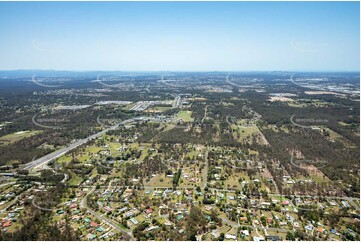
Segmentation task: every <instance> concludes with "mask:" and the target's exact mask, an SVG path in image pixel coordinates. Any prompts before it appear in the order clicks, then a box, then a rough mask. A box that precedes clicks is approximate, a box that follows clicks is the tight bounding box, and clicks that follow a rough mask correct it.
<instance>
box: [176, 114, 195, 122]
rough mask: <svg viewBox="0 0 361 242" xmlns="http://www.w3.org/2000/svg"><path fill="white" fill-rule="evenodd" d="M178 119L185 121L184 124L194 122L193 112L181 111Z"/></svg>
mask: <svg viewBox="0 0 361 242" xmlns="http://www.w3.org/2000/svg"><path fill="white" fill-rule="evenodd" d="M177 116H178V118H180V119H183V121H184V122H193V120H194V118H192V111H180V112H179V113H178V114H177Z"/></svg>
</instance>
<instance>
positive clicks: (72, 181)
mask: <svg viewBox="0 0 361 242" xmlns="http://www.w3.org/2000/svg"><path fill="white" fill-rule="evenodd" d="M82 180H83V178H81V177H80V176H77V175H75V174H72V178H71V179H70V180H69V185H70V186H75V185H78V184H79V183H80V182H81V181H82Z"/></svg>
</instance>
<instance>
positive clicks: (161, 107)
mask: <svg viewBox="0 0 361 242" xmlns="http://www.w3.org/2000/svg"><path fill="white" fill-rule="evenodd" d="M169 109H172V107H163V106H155V107H153V108H151V109H148V110H147V112H155V113H162V112H165V111H167V110H169Z"/></svg>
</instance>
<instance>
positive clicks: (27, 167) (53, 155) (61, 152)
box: [22, 118, 136, 170]
mask: <svg viewBox="0 0 361 242" xmlns="http://www.w3.org/2000/svg"><path fill="white" fill-rule="evenodd" d="M135 119H136V118H131V119H127V120H124V121H122V122H120V123H118V124H116V125H113V126H111V127H109V128H106V129H104V130H102V131H100V132H98V133H96V134H93V135H90V136H89V137H87V138H85V139H81V140H78V141H76V142H74V143H71V144H70V145H69V146H67V147H64V148H62V149H60V150H57V151H54V152H52V153H50V154H47V155H46V156H43V157H41V158H39V159H37V160H34V161H32V162H29V163H27V164H25V165H24V166H23V167H22V168H23V169H25V170H31V169H34V168H36V167H39V166H42V165H45V164H47V163H49V162H50V161H52V160H54V159H56V158H59V157H60V156H62V155H64V154H65V153H67V152H69V151H71V150H73V149H75V148H77V147H79V146H81V145H83V144H85V143H87V142H88V141H90V140H92V139H95V138H97V137H100V136H102V135H103V134H105V133H106V132H108V131H109V130H115V129H116V128H118V127H119V125H121V124H127V123H130V122H132V121H134V120H135Z"/></svg>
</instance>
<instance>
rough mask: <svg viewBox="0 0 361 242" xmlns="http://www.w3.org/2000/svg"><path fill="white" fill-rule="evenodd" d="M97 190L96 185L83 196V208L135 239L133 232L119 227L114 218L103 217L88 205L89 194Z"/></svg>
mask: <svg viewBox="0 0 361 242" xmlns="http://www.w3.org/2000/svg"><path fill="white" fill-rule="evenodd" d="M94 191H95V187H93V188H92V190H90V191H89V192H88V194H87V195H86V196H85V197H84V198H83V200H82V201H81V204H80V206H81V207H82V208H86V209H87V210H88V212H89V213H91V214H92V215H93V216H95V217H97V218H98V219H100V220H102V221H103V222H105V223H107V224H108V225H109V226H111V227H113V228H114V229H116V230H118V231H119V232H121V233H122V234H125V235H127V236H128V237H129V239H130V240H134V237H133V235H132V233H131V232H129V231H127V230H125V229H123V228H121V227H119V226H118V225H117V224H116V223H115V222H113V221H112V220H110V219H108V218H106V217H103V216H102V215H99V214H98V213H96V212H95V211H93V210H92V209H90V208H89V207H88V205H87V198H88V196H89V195H90V194H91V193H92V192H94Z"/></svg>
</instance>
